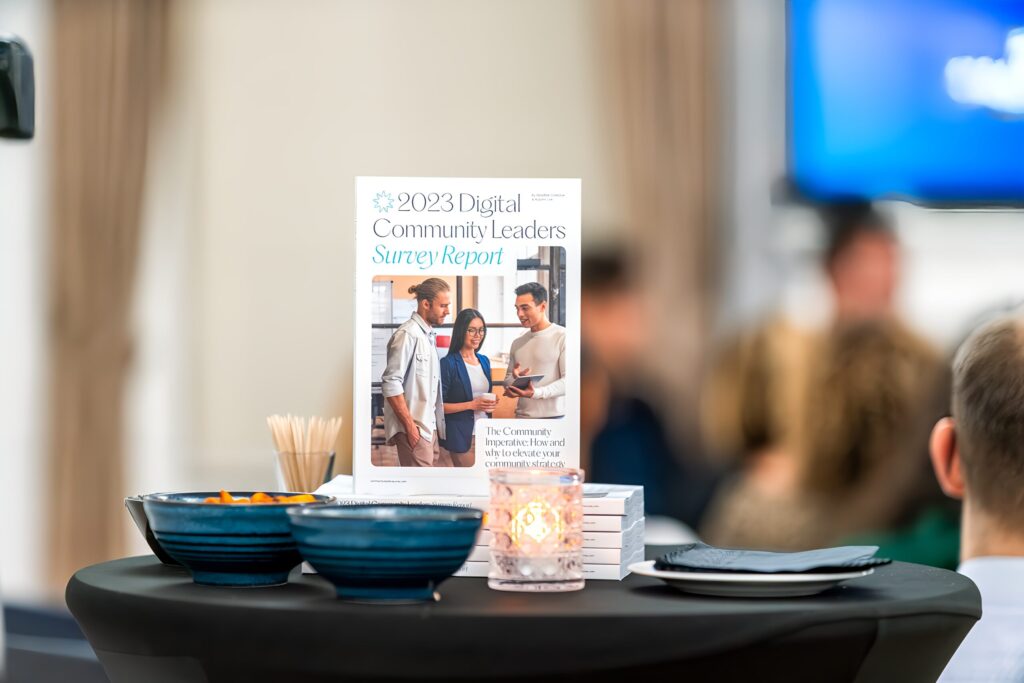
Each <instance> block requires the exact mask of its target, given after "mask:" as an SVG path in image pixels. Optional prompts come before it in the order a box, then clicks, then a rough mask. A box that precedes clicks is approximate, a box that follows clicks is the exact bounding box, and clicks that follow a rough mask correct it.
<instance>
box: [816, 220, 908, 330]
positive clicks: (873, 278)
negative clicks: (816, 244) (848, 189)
mask: <svg viewBox="0 0 1024 683" xmlns="http://www.w3.org/2000/svg"><path fill="white" fill-rule="evenodd" d="M823 218H824V221H825V227H826V229H827V233H828V240H827V245H826V248H825V255H824V265H825V270H826V273H827V274H828V278H829V281H830V282H831V284H832V291H833V294H834V295H835V303H836V315H837V317H838V318H839V319H841V320H855V321H856V320H871V319H875V318H881V317H885V316H886V315H888V314H889V313H890V312H891V310H892V306H893V302H894V300H895V297H896V288H897V286H898V284H899V266H900V263H899V243H898V242H897V241H896V236H895V234H894V232H893V229H892V225H891V224H890V223H889V221H888V219H887V218H886V217H885V216H883V215H882V214H881V213H879V212H878V211H877V210H875V209H874V208H873V207H872V206H871V204H869V203H866V202H853V203H847V204H840V205H836V206H832V207H829V208H828V209H826V210H825V211H823Z"/></svg>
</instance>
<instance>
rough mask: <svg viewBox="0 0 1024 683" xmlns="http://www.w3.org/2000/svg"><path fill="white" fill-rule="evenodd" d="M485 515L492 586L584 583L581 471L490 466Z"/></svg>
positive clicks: (552, 587)
mask: <svg viewBox="0 0 1024 683" xmlns="http://www.w3.org/2000/svg"><path fill="white" fill-rule="evenodd" d="M488 520H489V523H490V529H491V570H490V574H489V578H488V585H489V586H490V587H491V588H495V589H498V590H511V591H571V590H579V589H581V588H583V583H584V582H583V472H582V471H580V470H573V469H529V470H514V469H497V470H492V471H491V509H490V512H489V514H488Z"/></svg>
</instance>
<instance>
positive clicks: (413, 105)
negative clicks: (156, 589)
mask: <svg viewBox="0 0 1024 683" xmlns="http://www.w3.org/2000/svg"><path fill="white" fill-rule="evenodd" d="M177 6H178V8H179V9H178V12H179V13H180V15H179V16H178V17H177V20H178V26H179V32H178V35H177V37H176V45H177V46H178V51H179V52H181V51H182V48H184V49H185V51H186V52H187V53H188V55H187V56H182V62H181V63H180V64H179V67H180V68H181V70H182V71H181V78H182V79H183V82H184V83H185V84H187V88H186V90H187V92H188V93H189V94H188V96H189V97H192V98H194V99H195V102H194V104H195V107H194V114H195V116H194V120H193V121H192V123H191V124H190V125H191V126H194V130H192V131H191V133H190V134H189V135H188V137H189V139H192V140H195V141H198V144H197V147H196V150H197V151H196V154H195V156H196V158H195V160H194V162H193V166H192V168H191V169H190V173H192V174H193V176H192V180H193V183H194V185H195V187H196V196H195V197H194V198H193V199H194V207H195V208H194V212H193V213H194V220H193V221H192V226H191V233H192V248H191V258H190V263H189V264H188V267H189V268H190V271H191V277H190V287H191V290H192V294H191V296H190V304H189V307H190V309H191V310H190V314H189V316H190V323H189V325H188V330H187V332H185V334H187V335H188V337H189V341H190V344H191V353H190V357H191V359H192V361H191V363H190V368H191V370H189V371H188V372H189V384H190V386H191V387H192V390H191V391H192V394H193V395H192V399H193V400H191V401H190V407H189V408H190V415H191V420H192V422H193V423H194V435H195V448H194V449H193V450H192V452H191V453H190V462H191V468H192V471H193V475H194V476H193V479H194V481H195V482H196V483H197V484H199V483H203V484H206V485H224V486H228V485H231V486H240V485H243V484H252V485H254V486H258V485H266V484H267V482H268V480H269V477H270V473H271V471H272V470H271V464H270V463H271V460H270V455H269V453H270V439H269V436H268V435H267V433H266V427H265V425H264V418H265V417H266V416H267V415H268V414H271V413H275V412H292V413H296V414H326V413H332V412H337V413H338V414H341V415H343V416H345V417H346V433H345V434H344V436H343V442H344V444H345V445H346V447H345V448H344V449H343V450H344V457H345V458H346V459H347V457H348V456H349V448H350V447H349V446H348V444H350V443H351V439H350V435H349V433H348V428H349V427H350V425H349V424H348V418H349V417H350V415H351V407H352V406H351V364H352V360H351V359H352V328H351V316H350V311H351V305H352V298H353V287H354V281H353V262H352V257H351V253H352V244H353V216H354V213H355V207H354V205H353V184H354V177H355V176H357V175H422V176H500V177H520V176H521V177H581V178H582V179H583V193H584V209H583V215H584V223H585V225H586V226H587V229H588V232H587V234H586V237H585V239H586V240H587V241H588V242H593V241H600V240H601V239H603V238H606V237H608V236H610V235H611V234H612V233H613V232H614V231H615V230H616V228H617V227H618V226H619V225H621V222H622V218H623V215H624V207H623V199H622V197H621V195H620V191H619V189H618V188H620V187H621V183H620V182H619V181H618V180H617V179H616V178H615V177H614V176H613V168H615V166H616V164H614V163H613V160H612V159H611V158H610V154H611V153H612V150H614V149H615V146H614V141H613V140H612V139H611V134H610V130H609V128H610V123H609V122H608V121H607V119H606V118H605V116H604V114H603V112H605V111H607V109H608V103H607V102H606V101H605V94H604V92H603V90H602V83H603V74H602V61H601V60H602V54H601V50H600V46H599V44H598V26H597V16H596V11H597V7H596V6H595V5H594V4H592V3H589V2H587V0H572V1H562V2H548V1H543V0H530V1H527V2H516V3H510V2H503V1H501V2H499V1H497V0H488V1H483V2H480V1H468V0H465V1H452V0H430V1H427V2H412V1H408V2H399V1H397V0H360V1H357V2H356V1H354V2H336V1H327V0H323V1H310V0H307V1H302V2H286V1H285V0H276V1H274V2H269V1H260V2H254V1H252V0H217V2H203V1H200V0H193V1H191V2H184V3H179V4H178V5H177Z"/></svg>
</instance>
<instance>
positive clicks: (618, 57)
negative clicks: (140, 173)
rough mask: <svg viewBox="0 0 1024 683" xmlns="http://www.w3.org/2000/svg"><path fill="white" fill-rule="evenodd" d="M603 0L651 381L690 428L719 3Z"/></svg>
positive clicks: (708, 234) (702, 315)
mask: <svg viewBox="0 0 1024 683" xmlns="http://www.w3.org/2000/svg"><path fill="white" fill-rule="evenodd" d="M606 2H607V5H606V11H605V27H606V34H607V36H606V37H607V44H608V45H609V46H610V50H609V55H608V56H609V58H610V60H611V64H610V66H611V68H610V77H611V86H612V87H611V88H610V89H609V92H610V93H611V94H612V97H613V102H612V111H613V112H615V114H616V115H617V116H618V117H619V119H620V121H619V124H620V125H621V127H622V130H623V132H624V134H623V143H624V144H623V149H622V150H621V156H622V158H623V160H624V171H625V177H624V179H623V182H624V184H625V187H626V188H627V189H628V195H629V210H630V226H629V227H630V230H631V232H632V235H631V237H632V243H633V245H635V247H636V250H637V252H638V253H637V256H638V257H639V260H640V263H641V264H642V268H641V273H640V274H641V276H642V278H643V283H642V286H643V288H644V293H645V298H646V300H647V301H648V302H650V304H651V305H652V306H653V310H654V311H655V315H654V321H655V322H654V329H653V330H652V331H651V332H652V334H651V335H650V336H651V337H652V339H654V340H656V341H655V342H654V343H655V345H656V347H657V349H655V350H656V351H657V350H660V352H657V353H652V354H649V360H650V361H651V364H652V365H651V368H650V373H649V375H650V376H651V377H653V378H655V383H656V386H653V387H651V388H652V389H653V390H654V391H655V392H657V393H660V394H661V398H662V401H663V403H665V404H666V405H667V407H668V410H667V412H666V416H667V417H670V418H672V419H671V420H670V422H671V423H672V424H673V425H674V426H675V427H677V428H679V429H680V430H681V432H684V433H690V434H692V433H693V432H694V430H695V425H696V416H697V400H698V391H699V386H700V376H701V368H702V365H703V357H704V353H705V345H706V339H707V338H708V334H709V330H710V325H711V314H712V308H713V305H714V295H715V291H714V290H715V286H714V285H715V280H714V276H715V271H716V268H715V265H716V253H715V240H714V239H713V235H714V234H715V228H716V227H717V226H716V203H717V196H716V193H717V182H716V174H717V168H716V167H717V163H716V153H717V152H718V149H719V147H718V145H717V144H716V142H717V139H716V138H717V129H716V125H715V122H716V118H717V115H718V114H717V112H716V104H717V92H716V88H715V84H716V77H717V75H716V71H715V65H716V63H717V60H716V59H715V50H716V46H717V41H716V35H717V22H716V5H717V2H716V0H606ZM666 402H667V403H666Z"/></svg>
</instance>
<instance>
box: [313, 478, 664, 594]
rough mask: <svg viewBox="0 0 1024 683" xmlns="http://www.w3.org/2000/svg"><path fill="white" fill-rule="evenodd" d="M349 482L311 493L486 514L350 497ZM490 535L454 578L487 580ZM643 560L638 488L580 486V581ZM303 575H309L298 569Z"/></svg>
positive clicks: (464, 500) (472, 503)
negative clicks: (581, 565) (480, 578)
mask: <svg viewBox="0 0 1024 683" xmlns="http://www.w3.org/2000/svg"><path fill="white" fill-rule="evenodd" d="M345 479H349V480H350V478H349V477H344V478H342V477H337V478H335V480H333V481H331V482H330V483H328V484H325V485H324V486H322V487H321V488H320V489H318V490H317V493H323V494H326V495H331V496H334V497H335V498H337V501H338V504H340V505H366V504H393V505H395V504H397V505H414V504H425V505H456V506H459V507H474V508H479V509H481V510H486V509H487V506H488V504H489V502H490V501H489V500H488V498H487V497H486V496H443V495H414V496H390V495H376V494H358V493H351V488H348V490H347V491H346V490H345V489H346V487H351V483H350V482H349V481H345ZM490 542H491V533H490V531H488V530H487V529H486V528H485V529H482V530H481V531H480V536H479V538H478V539H477V545H476V547H475V548H474V549H473V552H472V553H470V556H469V560H468V561H467V562H466V564H464V565H462V567H461V568H460V569H459V571H457V572H456V573H455V576H487V573H488V571H489V568H490V547H489V545H490ZM643 559H644V489H643V487H642V486H621V485H616V484H584V485H583V576H584V578H585V579H590V580H600V579H608V580H614V581H619V580H621V579H623V578H625V577H626V575H627V574H629V565H631V564H633V563H634V562H641V561H643ZM303 571H309V569H308V567H307V566H305V565H304V566H303Z"/></svg>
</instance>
